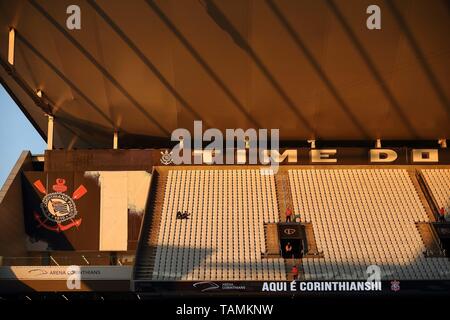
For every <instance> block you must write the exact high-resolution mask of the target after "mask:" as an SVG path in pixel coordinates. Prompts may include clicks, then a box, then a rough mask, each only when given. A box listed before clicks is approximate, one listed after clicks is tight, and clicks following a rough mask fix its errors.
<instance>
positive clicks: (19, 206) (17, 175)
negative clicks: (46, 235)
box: [0, 151, 33, 265]
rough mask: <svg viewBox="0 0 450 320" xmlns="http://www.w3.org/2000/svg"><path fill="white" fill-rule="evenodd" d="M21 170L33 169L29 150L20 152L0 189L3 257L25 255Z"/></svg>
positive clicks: (0, 226)
mask: <svg viewBox="0 0 450 320" xmlns="http://www.w3.org/2000/svg"><path fill="white" fill-rule="evenodd" d="M23 170H33V165H32V160H31V153H30V152H29V151H23V152H22V153H21V155H20V157H19V159H18V160H17V162H16V164H15V165H14V168H13V169H12V170H11V173H10V174H9V176H8V178H7V179H6V181H5V183H4V185H3V187H2V189H1V191H0V256H3V257H14V256H15V257H24V256H26V255H27V250H26V246H25V238H26V234H25V226H24V220H23V198H22V174H21V173H22V171H23ZM0 259H1V258H0ZM0 265H1V261H0Z"/></svg>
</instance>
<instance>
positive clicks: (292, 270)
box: [291, 265, 298, 280]
mask: <svg viewBox="0 0 450 320" xmlns="http://www.w3.org/2000/svg"><path fill="white" fill-rule="evenodd" d="M291 272H292V277H293V278H294V280H298V268H297V266H296V265H294V266H293V267H292V269H291Z"/></svg>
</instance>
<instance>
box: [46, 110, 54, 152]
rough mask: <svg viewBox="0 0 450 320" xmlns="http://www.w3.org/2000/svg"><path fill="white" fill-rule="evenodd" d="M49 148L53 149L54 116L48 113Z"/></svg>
mask: <svg viewBox="0 0 450 320" xmlns="http://www.w3.org/2000/svg"><path fill="white" fill-rule="evenodd" d="M47 150H53V116H51V115H48V123H47Z"/></svg>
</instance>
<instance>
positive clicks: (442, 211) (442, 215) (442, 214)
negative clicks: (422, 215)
mask: <svg viewBox="0 0 450 320" xmlns="http://www.w3.org/2000/svg"><path fill="white" fill-rule="evenodd" d="M439 221H442V222H445V209H444V207H441V208H440V209H439Z"/></svg>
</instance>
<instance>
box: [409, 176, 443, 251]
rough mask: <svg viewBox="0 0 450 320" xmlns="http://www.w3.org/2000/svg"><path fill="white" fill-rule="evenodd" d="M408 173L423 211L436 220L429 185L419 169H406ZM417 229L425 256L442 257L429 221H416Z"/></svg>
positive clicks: (436, 237)
mask: <svg viewBox="0 0 450 320" xmlns="http://www.w3.org/2000/svg"><path fill="white" fill-rule="evenodd" d="M408 174H409V176H410V178H411V181H412V183H413V185H414V188H415V189H416V192H417V194H418V195H419V199H420V201H421V202H422V205H423V206H424V208H425V211H426V213H427V215H428V218H429V219H430V221H431V222H435V221H436V215H437V208H436V205H435V204H434V202H433V201H434V199H433V198H432V195H431V192H430V190H429V187H428V185H427V183H426V181H425V179H423V176H422V175H421V173H420V171H416V170H414V169H411V170H408ZM416 226H417V230H418V231H419V233H420V237H421V238H422V242H423V244H424V245H425V248H426V252H427V257H444V256H445V255H444V253H443V251H442V249H441V247H442V246H441V244H440V240H439V237H438V236H437V235H436V232H435V230H434V229H433V227H432V226H431V224H430V223H417V224H416Z"/></svg>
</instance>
